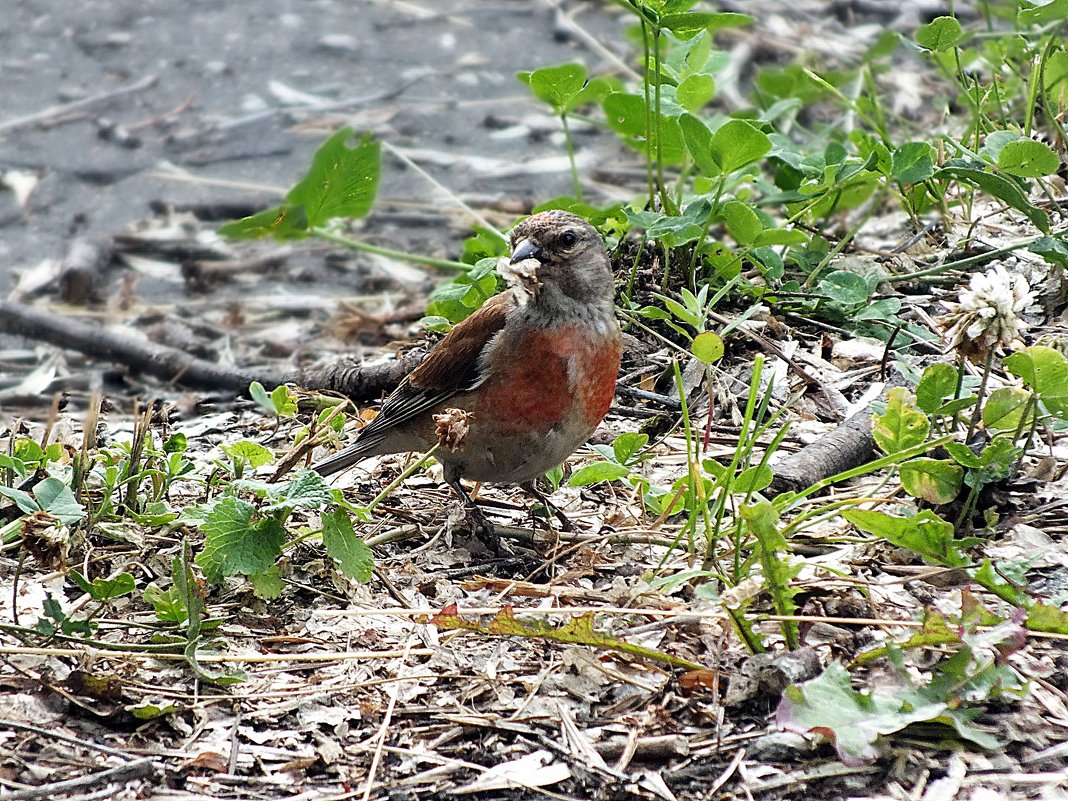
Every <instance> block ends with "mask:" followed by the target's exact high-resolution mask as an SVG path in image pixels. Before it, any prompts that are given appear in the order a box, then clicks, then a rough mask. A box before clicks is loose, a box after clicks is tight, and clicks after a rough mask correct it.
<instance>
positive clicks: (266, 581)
mask: <svg viewBox="0 0 1068 801" xmlns="http://www.w3.org/2000/svg"><path fill="white" fill-rule="evenodd" d="M248 583H249V584H251V585H252V591H253V592H254V593H256V597H257V598H263V599H264V600H265V601H273V600H274V599H275V598H277V597H278V596H279V595H281V594H282V590H284V589H285V588H286V585H285V582H284V581H282V573H281V572H280V571H279V570H278V565H271V566H270V567H269V568H267V569H266V570H264V571H263V572H262V573H254V574H253V575H251V576H249V577H248Z"/></svg>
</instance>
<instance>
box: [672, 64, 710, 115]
mask: <svg viewBox="0 0 1068 801" xmlns="http://www.w3.org/2000/svg"><path fill="white" fill-rule="evenodd" d="M715 95H716V81H715V79H713V77H712V76H711V75H704V74H701V73H694V74H693V75H687V76H686V77H685V78H683V79H682V81H681V82H680V83H679V85H678V87H676V89H675V98H676V99H677V100H678V101H679V105H680V106H682V107H683V108H684V109H686V110H687V111H698V110H699V109H701V108H703V107H704V106H705V104H707V103H708V101H710V100H711V99H712V98H713V97H715Z"/></svg>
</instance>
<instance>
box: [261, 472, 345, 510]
mask: <svg viewBox="0 0 1068 801" xmlns="http://www.w3.org/2000/svg"><path fill="white" fill-rule="evenodd" d="M267 497H268V498H270V500H271V502H270V503H269V504H267V505H265V506H264V507H263V511H264V512H273V511H275V510H278V509H297V508H300V509H321V508H322V507H323V506H326V505H327V504H329V503H334V502H335V501H337V500H339V499H340V497H341V492H340V490H336V489H334V488H333V487H331V486H330V485H329V484H327V483H326V479H324V478H323V477H322V476H321V475H319V474H318V473H316V472H315V471H314V470H312V469H310V468H307V467H306V468H304V469H302V470H300V471H298V472H297V474H296V475H294V476H293V478H292V479H290V480H289V481H287V482H285V483H284V484H271V485H269V486H268V489H267Z"/></svg>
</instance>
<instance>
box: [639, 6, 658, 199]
mask: <svg viewBox="0 0 1068 801" xmlns="http://www.w3.org/2000/svg"><path fill="white" fill-rule="evenodd" d="M642 54H643V56H642V57H643V58H644V59H645V61H644V63H643V64H642V91H643V92H644V95H645V178H646V180H647V181H648V183H649V208H651V209H655V208H656V182H655V181H654V180H653V154H652V153H651V152H650V150H649V142H650V140H651V139H652V134H653V116H652V115H653V108H652V104H651V102H650V101H651V97H650V96H649V58H650V56H651V52H650V49H649V25H648V23H647V22H646V21H645V17H642Z"/></svg>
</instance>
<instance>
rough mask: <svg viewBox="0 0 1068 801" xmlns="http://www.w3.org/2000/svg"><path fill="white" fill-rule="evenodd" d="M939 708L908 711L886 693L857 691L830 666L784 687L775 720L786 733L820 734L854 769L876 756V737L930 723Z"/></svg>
mask: <svg viewBox="0 0 1068 801" xmlns="http://www.w3.org/2000/svg"><path fill="white" fill-rule="evenodd" d="M945 709H946V705H945V704H944V703H943V704H938V703H929V704H924V705H923V706H920V707H917V708H910V706H909V705H908V704H907V703H905V702H904V701H903V700H902V699H901V698H897V697H894V696H893V695H892V694H889V693H887V694H879V693H874V692H873V693H871V694H867V693H859V692H857V691H855V690H854V689H853V687H852V686H851V684H850V680H849V673H848V672H847V671H846V669H845V668H844V667H842V666H841V665H840V664H838V663H837V662H832V663H831V664H829V665H828V666H827V669H826V670H824V671H823V673H821V674H820V675H819V676H817V677H816V678H814V679H811V680H809V681H806V682H805V683H803V684H794V685H791V686H789V687H787V688H786V691H785V692H784V693H783V698H782V702H781V703H780V704H779V708H778V709H777V710H776V712H775V722H776V723H777V724H778V725H779V726H781V727H782V728H784V729H787V730H789V731H794V732H798V733H801V734H808V733H809V732H816V733H819V734H822V735H823V736H824V737H826V738H827V739H828V740H830V741H831V744H832V745H833V746H834V748H835V750H836V751H837V752H838V756H839V758H840V759H841V760H842V762H843V763H845V764H847V765H858V764H861V763H863V762H867V761H869V760H872V759H874V758H875V757H876V756H878V754H879V752H878V751H877V750H876V748H875V744H876V741H877V740H878V739H879V737H880V736H882V735H886V734H892V733H893V732H897V731H900V730H901V729H904V728H905V727H906V726H908V725H909V724H911V723H918V722H920V721H925V720H930V719H931V718H934V717H937V716H938V715H940V714H941V713H942V712H944V711H945Z"/></svg>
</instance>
